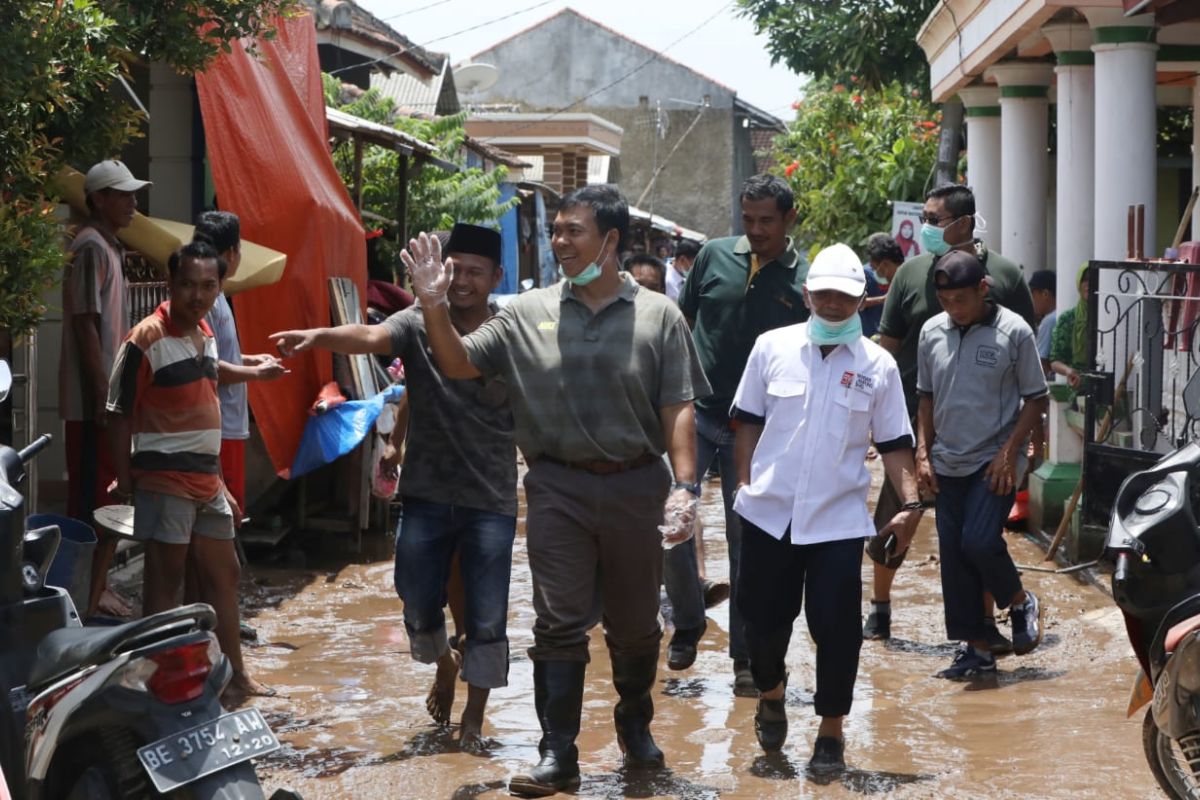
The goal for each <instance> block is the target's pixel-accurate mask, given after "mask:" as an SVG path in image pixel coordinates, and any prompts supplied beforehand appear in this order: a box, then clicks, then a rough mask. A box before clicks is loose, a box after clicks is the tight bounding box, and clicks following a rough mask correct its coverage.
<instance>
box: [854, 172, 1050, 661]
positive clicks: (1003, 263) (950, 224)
mask: <svg viewBox="0 0 1200 800" xmlns="http://www.w3.org/2000/svg"><path fill="white" fill-rule="evenodd" d="M921 222H922V225H921V249H922V250H923V251H924V252H923V253H922V254H921V255H919V256H917V257H915V258H910V259H909V260H908V261H905V262H904V263H903V264H902V265H901V266H900V269H899V271H897V272H896V276H895V277H894V278H893V279H892V285H891V288H890V289H888V293H887V300H886V301H885V302H884V304H883V318H882V319H881V320H880V321H879V344H880V345H881V346H882V347H883V348H884V349H885V350H887V351H888V352H890V353H891V354H892V355H894V356H895V357H896V364H897V366H899V367H900V379H901V381H902V382H903V384H904V398H905V401H906V402H907V403H908V414H909V416H910V417H914V418H915V417H916V414H917V341H918V340H919V339H920V335H921V327H922V326H923V325H924V324H925V323H926V322H927V321H928V320H929V319H930V318H932V317H933V316H935V315H937V314H939V313H941V311H942V307H941V304H940V303H939V302H938V299H937V287H936V286H935V285H934V283H933V266H934V264H936V263H937V261H938V259H940V258H941V257H942V256H943V255H945V254H946V253H949V252H951V251H955V250H961V251H965V252H970V253H974V254H975V255H976V256H977V257H978V258H979V260H980V261H982V262H983V265H984V267H985V268H986V269H987V271H988V275H989V276H990V278H991V280H992V287H991V289H990V290H989V295H990V296H991V297H992V298H994V299H995V301H996V302H997V303H998V304H999V305H1001V306H1004V307H1005V308H1007V309H1009V310H1010V311H1014V312H1016V313H1017V314H1019V315H1020V316H1021V317H1023V318H1024V319H1025V321H1026V322H1028V323H1029V324H1030V326H1031V327H1032V326H1034V324H1035V322H1036V318H1035V315H1034V312H1033V297H1032V295H1031V294H1030V292H1029V286H1028V285H1027V284H1026V283H1025V279H1024V277H1023V276H1022V274H1021V267H1020V266H1018V265H1017V264H1015V263H1014V262H1012V261H1010V260H1009V259H1007V258H1005V257H1004V256H1002V255H1000V254H999V253H997V252H995V251H994V250H988V249H987V247H986V246H985V245H984V243H983V242H981V241H979V240H978V239H976V238H975V235H974V230H975V196H974V194H972V192H971V190H970V189H969V188H968V187H966V186H959V185H949V186H940V187H938V188H936V189H933V190H932V191H930V192H929V194H927V195H926V196H925V207H924V209H922V213H921ZM899 508H900V499H899V497H898V496H897V494H896V490H895V488H894V487H893V486H892V484H891V483H890V482H889V481H887V480H886V479H885V480H884V483H883V486H882V488H881V489H880V491H879V501H878V502H877V503H876V505H875V527H876V529H877V530H880V529H882V528H883V526H884V525H886V524H887V523H888V521H890V520H891V518H892V517H893V516H894V515H895V514H896V512H897V511H898V510H899ZM867 552H868V553H878V552H880V551H878V550H876V549H875V548H872V547H868V548H867ZM873 557H874V556H873ZM903 561H904V554H903V553H901V554H900V555H899V556H895V557H893V558H892V559H890V560H888V561H887V562H885V563H880V562H878V561H876V562H875V563H874V565H873V566H874V573H875V574H874V587H873V593H872V599H871V612H870V614H869V615H868V616H867V623H866V625H865V626H864V628H863V637H864V638H866V639H888V638H890V637H891V590H892V581H894V580H895V578H896V570H897V569H899V568H900V564H901V563H903ZM989 607H990V606H989ZM994 622H995V621H994V620H992V624H991V626H990V630H989V642H990V644H992V646H993V652H997V653H1006V652H1009V650H1011V644H1010V643H1009V642H1008V640H1007V639H1005V638H1004V637H1003V636H1001V635H1000V632H999V631H998V630H997V629H996V627H995V624H994Z"/></svg>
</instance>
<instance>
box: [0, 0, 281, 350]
mask: <svg viewBox="0 0 1200 800" xmlns="http://www.w3.org/2000/svg"><path fill="white" fill-rule="evenodd" d="M298 7H299V0H67V1H66V2H64V0H3V1H2V2H0V53H3V54H4V57H3V58H0V328H8V329H10V330H11V331H12V332H13V333H14V334H18V335H19V334H21V333H24V332H26V331H29V330H32V329H33V328H34V327H36V325H37V322H38V320H39V319H40V317H41V314H42V311H43V309H42V307H41V298H42V296H43V294H44V292H45V291H46V289H47V288H48V287H49V286H51V285H53V283H54V282H55V281H56V279H57V277H58V275H59V273H60V271H61V269H62V262H63V250H62V242H61V235H62V229H61V223H60V222H59V221H58V220H56V219H55V218H54V217H53V216H51V215H50V214H48V213H47V209H48V208H50V207H52V204H53V201H54V197H53V195H52V192H51V190H50V189H49V187H48V183H49V181H50V179H51V178H52V177H53V176H54V175H56V174H57V173H58V172H59V170H60V169H62V167H63V166H64V165H67V164H71V165H75V166H80V167H86V166H87V165H89V164H92V163H94V162H96V161H99V160H100V159H102V158H110V157H112V156H114V155H116V154H118V153H120V152H121V149H122V148H123V147H124V145H125V144H126V143H127V142H128V141H129V140H130V139H132V138H134V137H135V136H139V135H141V126H142V123H143V122H144V120H143V118H142V115H141V113H140V112H139V111H138V110H137V109H135V108H133V107H132V106H130V105H129V103H128V101H127V99H126V98H125V96H124V93H123V92H122V91H119V90H114V89H113V85H114V82H115V81H116V79H117V77H118V76H125V75H128V71H127V66H126V62H127V61H129V60H130V59H131V58H133V57H136V58H140V59H142V60H143V61H146V62H149V61H162V62H165V63H167V64H169V65H171V66H172V67H173V68H174V69H176V70H177V71H179V72H181V73H185V74H187V73H192V72H196V71H199V70H202V69H204V68H205V67H206V66H207V65H208V64H209V63H211V61H212V59H213V58H215V57H216V56H217V54H218V53H219V52H221V51H223V50H224V51H226V52H227V51H228V48H229V43H230V42H232V41H236V40H238V39H240V38H242V37H255V36H260V35H267V34H269V33H270V32H271V31H272V30H273V29H272V27H271V26H272V24H273V20H274V19H275V18H276V17H277V16H278V15H279V14H290V13H293V11H294V10H295V9H296V8H298Z"/></svg>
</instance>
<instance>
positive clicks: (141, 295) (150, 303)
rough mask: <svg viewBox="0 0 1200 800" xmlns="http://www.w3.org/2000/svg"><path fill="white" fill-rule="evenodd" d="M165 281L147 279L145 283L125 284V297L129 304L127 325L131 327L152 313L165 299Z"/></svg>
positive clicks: (166, 294)
mask: <svg viewBox="0 0 1200 800" xmlns="http://www.w3.org/2000/svg"><path fill="white" fill-rule="evenodd" d="M168 294H169V292H168V291H167V282H166V281H148V282H145V283H130V284H128V285H127V286H126V297H127V299H128V305H129V325H130V327H133V326H134V325H137V324H138V323H139V322H141V321H142V320H143V319H145V318H146V317H148V316H150V315H151V314H153V313H154V309H156V308H158V306H159V304H161V303H162V302H163V301H164V300H166V299H167V296H168Z"/></svg>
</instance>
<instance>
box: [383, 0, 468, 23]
mask: <svg viewBox="0 0 1200 800" xmlns="http://www.w3.org/2000/svg"><path fill="white" fill-rule="evenodd" d="M449 2H451V0H437V2H436V3H430V4H428V5H424V6H420V7H419V8H410V9H409V10H408V11H401V12H400V13H399V14H392V15H391V16H390V17H380V19H381V20H383V21H384V22H387V21H388V20H389V19H399V18H400V17H407V16H408V15H409V14H416V13H418V12H420V11H428V10H429V9H431V8H436V7H437V6H444V5H446V3H449Z"/></svg>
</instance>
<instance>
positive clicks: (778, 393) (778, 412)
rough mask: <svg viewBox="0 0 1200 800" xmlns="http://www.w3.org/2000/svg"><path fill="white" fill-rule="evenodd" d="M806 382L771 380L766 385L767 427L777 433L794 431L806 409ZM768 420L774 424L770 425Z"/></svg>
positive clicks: (801, 380)
mask: <svg viewBox="0 0 1200 800" xmlns="http://www.w3.org/2000/svg"><path fill="white" fill-rule="evenodd" d="M807 395H808V381H807V380H804V379H802V378H772V379H771V380H770V381H768V383H767V413H766V415H765V416H766V417H767V419H768V423H767V424H768V425H770V426H771V427H772V428H773V429H775V430H777V431H781V432H782V431H794V430H796V429H797V428H798V427H800V425H801V423H802V422H803V420H804V412H805V410H806V409H807V408H808V403H807V401H808V397H807ZM770 420H774V422H775V424H774V425H771V422H770Z"/></svg>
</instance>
